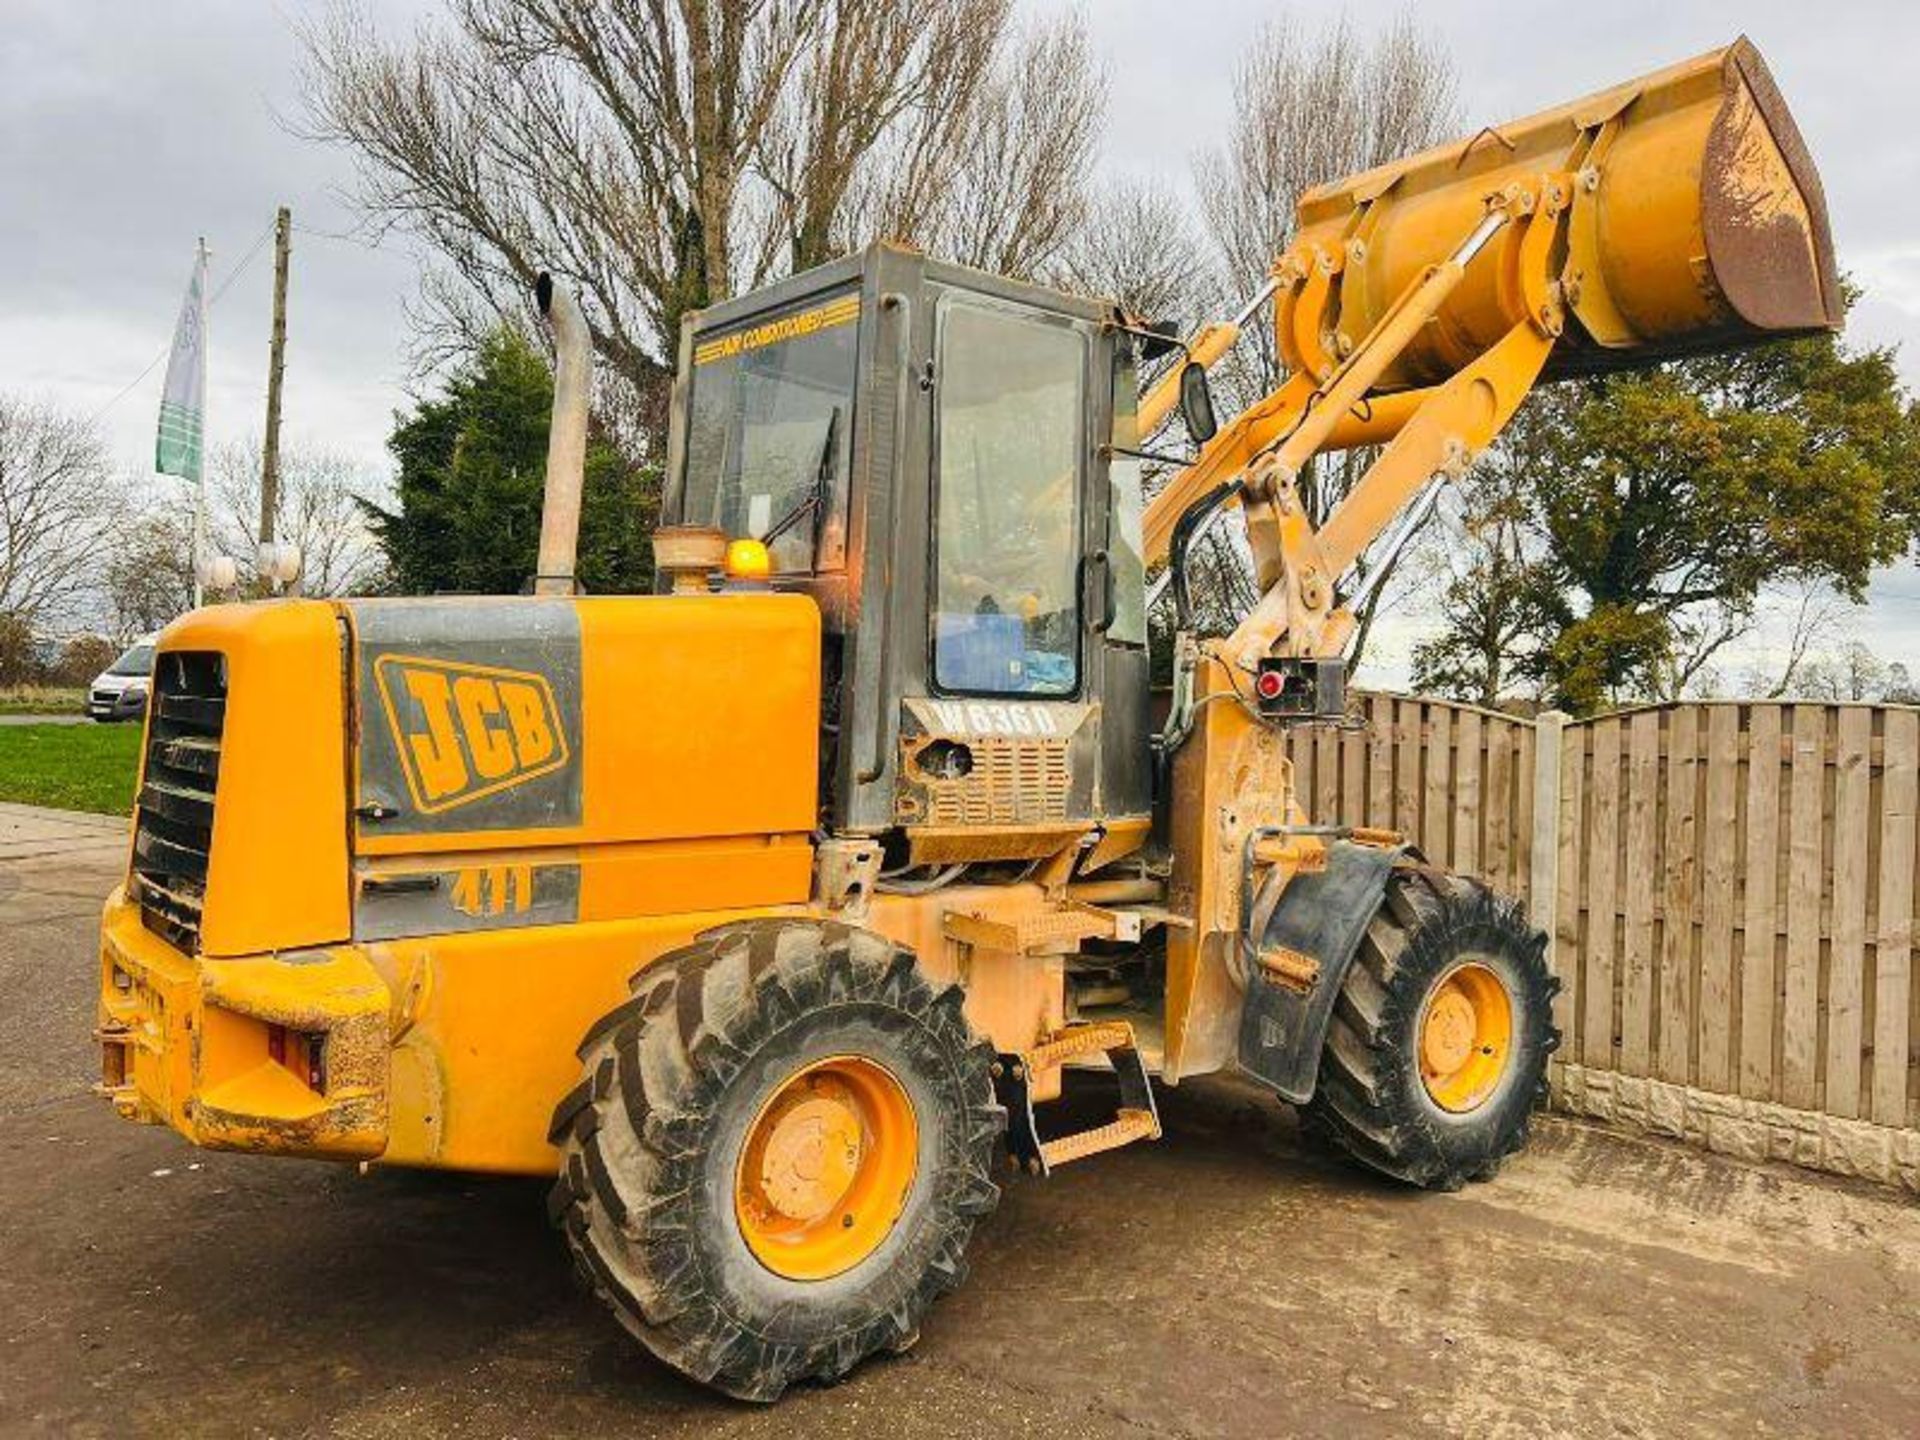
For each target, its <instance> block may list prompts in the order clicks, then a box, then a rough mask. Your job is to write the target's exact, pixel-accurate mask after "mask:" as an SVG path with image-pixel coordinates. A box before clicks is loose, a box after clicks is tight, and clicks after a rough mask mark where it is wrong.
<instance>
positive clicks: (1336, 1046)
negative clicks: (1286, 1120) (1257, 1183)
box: [1306, 868, 1560, 1190]
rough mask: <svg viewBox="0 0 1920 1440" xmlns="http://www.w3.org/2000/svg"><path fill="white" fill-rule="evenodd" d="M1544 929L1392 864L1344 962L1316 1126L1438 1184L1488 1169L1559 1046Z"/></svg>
mask: <svg viewBox="0 0 1920 1440" xmlns="http://www.w3.org/2000/svg"><path fill="white" fill-rule="evenodd" d="M1546 941H1547V937H1546V936H1545V935H1544V934H1542V933H1541V932H1539V931H1536V930H1534V929H1533V928H1532V927H1531V926H1530V925H1529V924H1528V923H1527V919H1526V916H1525V914H1524V912H1523V911H1522V910H1521V908H1520V906H1519V905H1518V904H1517V903H1515V902H1513V901H1510V900H1504V899H1502V898H1500V897H1499V896H1497V895H1495V894H1494V893H1493V892H1492V891H1490V890H1488V889H1487V888H1486V887H1485V886H1483V885H1480V884H1478V883H1477V882H1475V881H1472V880H1467V879H1464V878H1462V877H1460V876H1457V875H1448V874H1445V873H1442V872H1440V871H1436V870H1429V869H1425V868H1403V869H1398V870H1396V871H1394V873H1393V874H1392V876H1391V877H1390V878H1389V879H1388V881H1387V890H1386V895H1385V897H1384V898H1383V899H1382V901H1381V904H1380V908H1379V910H1378V911H1377V912H1376V913H1375V915H1374V917H1373V919H1372V920H1371V921H1369V922H1368V925H1367V932H1366V935H1365V936H1364V938H1363V939H1362V940H1361V942H1360V950H1359V953H1358V954H1357V955H1356V956H1355V957H1354V961H1353V964H1352V965H1351V966H1350V967H1349V968H1348V971H1347V975H1346V979H1345V981H1344V983H1343V985H1342V988H1341V992H1340V997H1339V1000H1338V1002H1337V1004H1336V1006H1335V1009H1334V1015H1333V1021H1332V1024H1331V1026H1330V1028H1329V1030H1328V1034H1327V1044H1326V1049H1325V1051H1324V1053H1323V1054H1322V1057H1321V1061H1320V1077H1319V1083H1318V1086H1317V1088H1316V1090H1315V1093H1314V1097H1313V1100H1312V1101H1311V1103H1310V1104H1309V1105H1308V1107H1307V1110H1306V1120H1307V1122H1308V1125H1309V1127H1310V1128H1312V1129H1314V1130H1316V1131H1318V1132H1320V1133H1322V1134H1324V1135H1326V1136H1328V1137H1329V1138H1331V1139H1332V1140H1333V1142H1334V1143H1335V1144H1336V1145H1338V1146H1339V1147H1340V1148H1341V1149H1343V1150H1345V1151H1346V1152H1347V1153H1348V1154H1349V1155H1351V1156H1352V1157H1353V1158H1354V1159H1356V1160H1358V1161H1359V1162H1360V1163H1361V1164H1363V1165H1366V1166H1368V1167H1369V1168H1370V1169H1374V1170H1378V1171H1380V1172H1381V1173H1383V1174H1386V1175H1390V1176H1393V1177H1394V1178H1396V1179H1399V1180H1404V1181H1406V1182H1408V1183H1409V1184H1413V1185H1419V1186H1423V1187H1425V1188H1427V1189H1434V1190H1457V1189H1459V1188H1460V1187H1461V1186H1462V1185H1463V1184H1465V1183H1466V1182H1467V1181H1469V1180H1483V1179H1487V1178H1489V1177H1490V1176H1492V1175H1493V1174H1494V1173H1495V1172H1496V1171H1498V1169H1499V1168H1500V1165H1501V1164H1502V1162H1504V1161H1505V1160H1506V1158H1507V1157H1508V1156H1509V1155H1512V1154H1513V1153H1514V1152H1516V1151H1518V1150H1519V1149H1520V1148H1521V1147H1522V1146H1524V1145H1525V1144H1526V1142H1527V1131H1528V1126H1529V1122H1530V1120H1531V1118H1532V1114H1533V1108H1534V1105H1535V1103H1536V1102H1537V1101H1538V1100H1539V1099H1540V1097H1541V1096H1542V1095H1544V1093H1545V1090H1546V1070H1547V1057H1548V1056H1550V1055H1551V1054H1552V1053H1553V1051H1554V1050H1555V1049H1557V1048H1558V1047H1559V1044H1560V1034H1559V1031H1557V1030H1556V1029H1555V1028H1554V1024H1553V997H1554V995H1555V994H1556V993H1557V992H1558V991H1559V988H1560V982H1559V981H1558V980H1557V979H1556V978H1555V977H1554V976H1553V975H1552V974H1550V973H1549V972H1548V970H1547V965H1546V958H1545V954H1546Z"/></svg>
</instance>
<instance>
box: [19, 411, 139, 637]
mask: <svg viewBox="0 0 1920 1440" xmlns="http://www.w3.org/2000/svg"><path fill="white" fill-rule="evenodd" d="M121 489H122V487H121V485H120V483H119V480H118V477H117V476H116V475H115V474H114V471H113V467H112V466H111V465H110V464H109V463H108V460H107V450H106V444H105V442H104V441H103V440H102V439H101V438H100V433H99V431H98V430H96V429H95V428H94V426H93V424H92V422H91V421H88V420H84V419H81V418H80V417H78V416H74V415H69V414H66V413H64V412H62V411H60V410H57V409H55V408H54V407H52V406H50V405H44V404H39V403H36V402H33V401H30V400H24V399H21V398H19V397H18V396H9V395H0V614H11V615H14V616H17V617H19V619H21V620H22V621H24V622H25V623H26V624H28V625H30V626H35V627H38V626H41V625H44V624H46V623H47V622H50V621H59V620H66V619H70V618H72V616H73V613H74V612H75V611H76V610H77V609H79V608H80V607H82V606H83V604H84V602H85V600H86V598H87V596H88V594H89V592H90V590H91V589H92V588H93V587H94V586H95V584H96V583H97V582H98V579H99V567H100V565H101V563H102V562H103V560H104V559H105V557H106V556H107V555H108V553H109V552H110V551H111V549H112V547H113V544H114V541H115V538H116V536H117V534H118V532H119V529H120V526H121V522H122V509H123V507H122V505H121V503H120V501H121Z"/></svg>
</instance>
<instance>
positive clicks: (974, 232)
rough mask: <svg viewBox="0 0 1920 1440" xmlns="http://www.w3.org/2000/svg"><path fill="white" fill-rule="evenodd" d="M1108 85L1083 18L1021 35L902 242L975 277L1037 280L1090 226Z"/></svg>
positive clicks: (1000, 63)
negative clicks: (933, 196) (924, 212)
mask: <svg viewBox="0 0 1920 1440" xmlns="http://www.w3.org/2000/svg"><path fill="white" fill-rule="evenodd" d="M1106 84H1107V82H1106V76H1105V74H1104V73H1103V71H1102V70H1101V68H1100V67H1099V65H1098V64H1097V63H1096V62H1095V60H1094V58H1093V52H1092V49H1091V48H1090V46H1089V45H1088V42H1087V34H1086V28H1085V26H1084V25H1083V24H1082V23H1081V21H1080V18H1079V16H1078V15H1068V16H1066V17H1064V18H1062V19H1059V20H1057V21H1055V22H1053V23H1051V24H1049V25H1044V26H1037V27H1032V28H1028V29H1025V30H1022V31H1020V32H1018V33H1017V34H1015V35H1014V37H1013V38H1012V41H1011V43H1010V44H1008V45H1007V46H1006V47H1005V49H1004V50H1003V52H1002V53H1001V55H1000V57H999V60H998V63H997V64H996V65H995V67H994V70H993V73H992V74H991V75H990V76H989V77H988V78H987V80H986V83H985V84H984V85H983V86H982V87H981V89H980V92H979V96H978V100H977V103H976V104H975V105H974V106H973V107H972V109H971V111H970V112H969V114H968V116H967V117H966V118H967V122H968V123H967V124H966V125H965V127H964V129H963V130H962V132H961V134H960V136H959V143H958V146H957V148H956V150H955V152H954V154H953V155H952V156H951V159H950V166H949V173H948V176H947V183H946V186H945V187H944V192H943V194H942V195H941V196H940V198H939V200H938V202H937V203H936V205H935V208H934V209H933V211H932V214H931V216H930V217H928V218H927V219H926V220H925V221H923V223H922V225H921V228H920V230H919V232H918V233H913V232H908V233H907V234H906V235H905V237H904V238H907V239H910V240H915V241H917V242H918V243H920V244H922V245H924V246H925V247H926V248H928V249H930V250H933V251H935V252H937V253H939V254H942V255H945V256H947V257H949V258H951V259H954V260H958V261H960V262H961V263H962V264H963V265H971V266H973V267H974V268H975V269H977V270H986V271H990V272H992V273H993V274H996V275H1012V276H1016V277H1020V278H1023V279H1025V278H1038V277H1040V276H1041V275H1042V274H1043V273H1044V272H1045V271H1046V270H1047V268H1048V267H1049V266H1050V265H1052V264H1053V263H1054V262H1055V260H1056V259H1057V258H1058V257H1059V256H1060V255H1061V254H1062V252H1063V251H1064V250H1065V248H1066V246H1067V244H1068V242H1069V241H1070V240H1071V239H1072V238H1073V236H1074V235H1075V233H1076V232H1077V231H1079V229H1080V228H1081V226H1082V224H1083V222H1084V221H1085V220H1086V218H1087V208H1088V201H1087V176H1088V174H1089V172H1090V171H1091V169H1092V166H1093V161H1094V158H1095V155H1096V153H1097V151H1098V149H1099V141H1100V130H1101V125H1102V122H1103V120H1104V118H1105V113H1106V94H1107V90H1106Z"/></svg>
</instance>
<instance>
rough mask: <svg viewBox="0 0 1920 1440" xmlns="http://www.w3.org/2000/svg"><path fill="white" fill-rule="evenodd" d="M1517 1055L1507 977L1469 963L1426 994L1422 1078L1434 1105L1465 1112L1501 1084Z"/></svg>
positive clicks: (1437, 983)
mask: <svg viewBox="0 0 1920 1440" xmlns="http://www.w3.org/2000/svg"><path fill="white" fill-rule="evenodd" d="M1512 1053H1513V999H1512V997H1511V996H1510V995H1509V994H1508V993H1507V987H1506V984H1505V982H1504V981H1502V980H1501V978H1500V977H1499V976H1498V975H1497V974H1495V973H1494V972H1493V971H1492V970H1490V969H1489V968H1488V967H1486V966H1485V965H1481V964H1478V963H1476V962H1472V961H1469V962H1467V963H1464V964H1460V965H1456V966H1454V967H1453V969H1451V970H1449V971H1447V972H1446V973H1445V974H1443V975H1442V976H1441V977H1440V979H1439V980H1438V981H1437V982H1436V983H1435V985H1434V987H1433V988H1432V989H1431V990H1430V991H1428V992H1427V999H1426V1003H1425V1005H1424V1006H1423V1007H1422V1011H1421V1017H1420V1079H1421V1083H1422V1084H1423V1085H1424V1086H1425V1087H1426V1091H1427V1095H1428V1096H1429V1098H1431V1099H1432V1100H1433V1102H1434V1104H1436V1105H1438V1106H1439V1107H1440V1108H1441V1109H1443V1110H1448V1111H1451V1112H1453V1113H1455V1114H1464V1113H1465V1112H1467V1111H1469V1110H1474V1109H1477V1108H1478V1107H1479V1106H1481V1105H1483V1104H1485V1103H1486V1101H1487V1099H1488V1097H1489V1096H1491V1095H1492V1094H1493V1093H1494V1091H1496V1090H1497V1089H1499V1088H1500V1082H1501V1080H1502V1079H1503V1078H1504V1077H1505V1075H1506V1073H1507V1066H1508V1063H1509V1062H1510V1060H1511V1059H1512Z"/></svg>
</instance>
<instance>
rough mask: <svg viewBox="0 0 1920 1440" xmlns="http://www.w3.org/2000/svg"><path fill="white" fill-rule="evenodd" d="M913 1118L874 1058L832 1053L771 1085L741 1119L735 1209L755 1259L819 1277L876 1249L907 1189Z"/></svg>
mask: <svg viewBox="0 0 1920 1440" xmlns="http://www.w3.org/2000/svg"><path fill="white" fill-rule="evenodd" d="M919 1133H920V1132H919V1122H918V1119H917V1118H916V1116H915V1114H914V1109H913V1102H912V1101H911V1100H910V1099H909V1098H908V1096H907V1092H906V1090H905V1088H904V1087H903V1086H902V1085H901V1084H900V1082H899V1080H897V1079H896V1078H895V1077H894V1076H893V1074H892V1072H890V1071H889V1070H887V1068H886V1067H885V1066H883V1065H881V1064H879V1063H878V1062H877V1061H873V1060H869V1059H866V1058H865V1057H863V1056H858V1055H839V1056H834V1057H832V1058H830V1059H826V1060H819V1061H815V1062H814V1063H812V1064H810V1065H807V1066H804V1067H803V1068H801V1069H800V1070H799V1071H797V1072H796V1073H794V1074H793V1075H791V1076H789V1077H788V1078H787V1079H786V1080H784V1081H782V1082H781V1083H780V1084H779V1085H778V1086H776V1087H775V1088H774V1091H773V1093H772V1094H771V1095H769V1096H768V1097H767V1099H766V1100H765V1101H764V1102H763V1103H762V1105H761V1107H760V1111H759V1113H758V1114H757V1115H755V1116H754V1118H753V1122H752V1123H751V1124H750V1125H749V1126H748V1127H747V1135H746V1143H745V1144H744V1145H743V1146H742V1148H741V1151H740V1156H739V1160H738V1162H737V1164H736V1166H735V1170H734V1216H735V1219H736V1220H737V1221H738V1223H739V1226H740V1233H741V1236H742V1238H743V1239H745V1240H746V1242H747V1247H748V1248H749V1249H750V1250H752V1251H753V1253H754V1256H755V1258H757V1259H758V1260H759V1261H760V1263H761V1264H763V1265H765V1266H766V1267H767V1268H768V1269H769V1270H771V1271H773V1272H774V1274H776V1275H781V1276H785V1277H786V1278H788V1279H790V1280H824V1279H826V1278H827V1277H828V1276H831V1275H838V1274H840V1273H841V1272H842V1271H844V1270H850V1269H852V1268H853V1267H854V1266H855V1265H858V1264H859V1263H860V1262H861V1261H862V1260H864V1259H866V1258H867V1256H869V1255H871V1254H872V1253H873V1252H874V1251H875V1250H877V1249H879V1248H880V1245H881V1243H882V1242H883V1241H884V1240H885V1239H886V1238H887V1236H888V1234H890V1233H891V1232H892V1230H893V1226H894V1222H895V1221H897V1220H898V1219H899V1218H900V1212H901V1211H902V1210H903V1209H904V1208H905V1206H906V1202H907V1196H908V1193H909V1192H910V1191H911V1190H912V1188H913V1177H914V1172H915V1170H916V1168H917V1165H918V1154H919Z"/></svg>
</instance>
